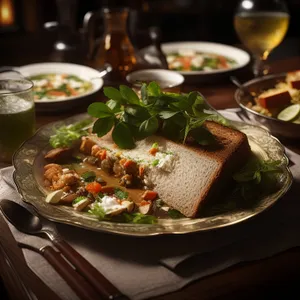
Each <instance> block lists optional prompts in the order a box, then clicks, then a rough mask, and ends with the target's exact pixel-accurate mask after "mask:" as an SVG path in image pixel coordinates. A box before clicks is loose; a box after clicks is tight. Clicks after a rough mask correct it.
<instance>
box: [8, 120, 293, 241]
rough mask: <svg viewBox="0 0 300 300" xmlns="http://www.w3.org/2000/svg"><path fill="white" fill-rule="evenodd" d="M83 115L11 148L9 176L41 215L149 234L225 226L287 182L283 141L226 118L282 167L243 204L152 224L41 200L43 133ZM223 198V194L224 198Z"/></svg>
mask: <svg viewBox="0 0 300 300" xmlns="http://www.w3.org/2000/svg"><path fill="white" fill-rule="evenodd" d="M84 118H88V115H87V114H81V115H76V116H73V117H71V118H69V119H66V120H63V121H59V122H55V123H52V124H48V125H46V126H44V127H42V128H41V129H40V130H38V131H37V132H36V134H35V135H34V136H33V137H32V138H30V139H29V140H27V141H26V142H25V143H23V145H22V146H21V147H20V148H19V149H18V150H17V151H16V152H15V154H14V157H13V165H14V167H15V172H14V181H15V183H16V185H17V188H18V191H19V193H20V194H21V196H22V197H23V200H24V201H25V202H27V203H29V204H31V205H33V207H34V208H35V210H36V212H37V213H38V214H40V215H42V216H43V217H45V218H47V219H49V220H51V221H55V222H59V223H65V224H69V225H73V226H78V227H82V228H85V229H89V230H95V231H102V232H110V233H115V234H122V235H130V236H151V235H159V234H186V233H191V232H197V231H205V230H212V229H217V228H221V227H225V226H230V225H233V224H236V223H239V222H242V221H245V220H247V219H249V218H251V217H254V216H256V215H258V214H259V213H261V212H263V211H264V210H266V209H268V208H270V207H271V206H272V205H273V204H274V203H275V202H276V201H278V199H280V198H281V197H282V196H283V195H284V194H285V193H286V192H287V191H288V190H289V188H290V186H291V183H292V180H293V177H292V174H291V172H290V171H289V168H288V158H287V157H286V155H285V154H284V147H283V145H282V144H281V143H280V142H279V141H278V140H277V139H276V138H274V137H273V136H271V135H270V134H269V133H268V131H266V130H264V129H262V128H260V127H257V126H254V125H249V124H244V123H241V122H235V121H231V122H232V125H234V126H235V127H236V128H237V129H239V130H240V131H242V132H244V133H245V134H246V135H247V137H248V140H249V144H250V147H251V150H252V152H253V153H254V154H255V155H257V156H258V157H260V158H262V159H265V160H267V159H272V160H280V161H281V168H282V173H280V174H279V175H278V176H277V177H276V180H277V184H276V186H278V188H276V190H275V191H272V192H270V193H267V194H266V195H264V196H262V197H261V198H260V199H258V200H257V201H255V202H253V205H252V204H251V205H250V206H248V207H247V208H245V207H244V208H238V207H234V206H233V207H232V206H231V207H230V206H226V202H225V206H224V207H223V209H221V210H220V209H216V210H211V211H210V212H209V213H206V214H202V216H201V217H198V218H194V219H190V218H181V219H159V220H158V223H156V224H127V223H116V222H108V221H99V220H97V219H96V218H95V217H93V216H91V215H90V214H88V213H83V212H76V211H74V210H73V209H72V208H70V207H67V206H63V205H53V204H48V203H46V202H45V197H46V194H47V191H46V190H45V189H44V187H43V184H42V183H43V166H44V165H45V161H44V155H45V154H46V153H47V151H49V149H50V146H49V143H48V141H49V137H50V136H51V135H52V134H53V133H54V127H59V126H62V125H68V124H71V123H75V122H78V121H79V120H82V119H84ZM228 199H229V198H228Z"/></svg>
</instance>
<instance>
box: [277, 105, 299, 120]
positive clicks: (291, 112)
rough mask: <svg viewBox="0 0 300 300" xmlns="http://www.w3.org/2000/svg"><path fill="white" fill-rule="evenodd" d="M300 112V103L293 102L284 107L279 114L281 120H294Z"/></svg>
mask: <svg viewBox="0 0 300 300" xmlns="http://www.w3.org/2000/svg"><path fill="white" fill-rule="evenodd" d="M299 113H300V104H293V105H290V106H288V107H286V108H285V109H283V110H282V111H281V112H280V113H279V114H278V116H277V118H278V119H279V120H281V121H292V120H293V119H295V118H296V117H297V116H298V114H299Z"/></svg>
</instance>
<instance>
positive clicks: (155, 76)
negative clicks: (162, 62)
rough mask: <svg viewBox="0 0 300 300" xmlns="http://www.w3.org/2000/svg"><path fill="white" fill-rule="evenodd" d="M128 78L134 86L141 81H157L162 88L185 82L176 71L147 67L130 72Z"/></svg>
mask: <svg viewBox="0 0 300 300" xmlns="http://www.w3.org/2000/svg"><path fill="white" fill-rule="evenodd" d="M126 80H127V81H128V82H129V83H131V84H132V85H133V86H134V85H138V83H139V82H149V81H156V82H157V83H158V84H159V85H160V87H161V88H173V87H177V86H180V85H181V84H182V83H183V82H184V77H183V76H182V75H181V74H179V73H178V72H175V71H169V70H164V69H145V70H138V71H133V72H131V73H129V74H128V75H127V76H126Z"/></svg>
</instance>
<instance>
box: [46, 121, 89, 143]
mask: <svg viewBox="0 0 300 300" xmlns="http://www.w3.org/2000/svg"><path fill="white" fill-rule="evenodd" d="M92 122H93V120H92V119H91V118H90V119H86V120H83V121H80V122H77V123H75V124H71V125H67V126H66V125H64V126H61V127H59V128H56V129H55V133H54V134H53V135H51V136H50V140H49V143H50V145H51V146H52V147H53V148H58V147H70V146H71V145H72V143H73V142H74V141H76V140H78V139H79V138H80V137H82V136H84V135H87V134H88V132H87V127H88V126H89V125H91V124H92Z"/></svg>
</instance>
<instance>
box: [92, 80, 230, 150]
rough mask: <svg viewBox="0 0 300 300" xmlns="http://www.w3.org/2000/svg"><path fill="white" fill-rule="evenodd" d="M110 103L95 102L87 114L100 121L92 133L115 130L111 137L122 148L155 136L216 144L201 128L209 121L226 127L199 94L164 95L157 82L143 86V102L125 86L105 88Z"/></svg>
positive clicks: (100, 134) (222, 119) (179, 140)
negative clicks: (191, 139)
mask: <svg viewBox="0 0 300 300" xmlns="http://www.w3.org/2000/svg"><path fill="white" fill-rule="evenodd" d="M104 94H105V96H106V97H108V98H109V99H110V100H109V101H107V102H106V104H104V103H101V102H96V103H92V104H91V105H90V106H89V107H88V113H89V114H90V115H91V116H92V117H95V118H98V120H97V121H96V122H95V124H94V126H93V132H94V133H96V134H97V135H98V136H99V137H101V136H103V135H105V134H106V133H108V132H109V131H110V130H112V138H113V140H114V142H115V143H116V144H117V145H118V146H119V147H120V148H129V149H130V148H133V147H134V146H135V142H136V141H137V140H139V139H143V138H146V137H148V136H150V135H153V134H155V133H159V134H161V135H163V136H165V137H167V138H169V139H172V140H175V141H177V142H183V143H185V141H186V139H187V138H188V137H192V138H193V139H194V140H195V141H196V142H198V143H199V144H201V145H208V144H211V143H214V141H215V140H214V137H213V135H212V134H211V133H210V132H209V131H208V130H206V129H205V128H204V127H202V125H203V123H204V122H205V121H206V120H212V121H216V122H219V123H222V124H224V125H227V122H226V120H225V119H224V118H223V117H221V116H220V115H218V114H217V113H216V112H215V111H212V110H209V109H207V105H206V103H205V101H204V99H203V98H202V96H201V94H200V93H198V92H191V93H188V94H176V93H169V92H163V91H162V90H161V88H160V86H159V85H158V84H157V83H156V82H150V83H149V84H148V85H147V84H145V83H143V84H142V87H141V99H139V97H138V96H137V94H136V93H135V92H134V91H133V90H132V89H130V88H129V87H127V86H125V85H120V87H119V90H118V89H116V88H113V87H105V88H104Z"/></svg>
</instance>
